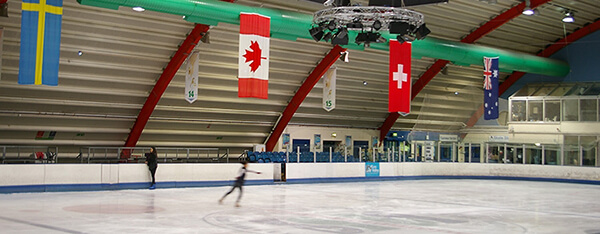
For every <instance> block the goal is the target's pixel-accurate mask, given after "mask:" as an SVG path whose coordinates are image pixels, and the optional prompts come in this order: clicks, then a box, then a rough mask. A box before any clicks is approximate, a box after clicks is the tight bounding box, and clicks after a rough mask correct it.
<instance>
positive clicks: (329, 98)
mask: <svg viewBox="0 0 600 234" xmlns="http://www.w3.org/2000/svg"><path fill="white" fill-rule="evenodd" d="M336 77H337V68H336V67H330V68H329V70H327V72H325V75H323V109H325V110H326V111H328V112H329V111H332V110H333V109H335V82H336Z"/></svg>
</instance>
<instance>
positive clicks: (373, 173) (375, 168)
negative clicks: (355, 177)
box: [365, 162, 379, 177]
mask: <svg viewBox="0 0 600 234" xmlns="http://www.w3.org/2000/svg"><path fill="white" fill-rule="evenodd" d="M365 176H366V177H379V162H365Z"/></svg>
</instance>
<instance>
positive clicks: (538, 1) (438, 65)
mask: <svg viewBox="0 0 600 234" xmlns="http://www.w3.org/2000/svg"><path fill="white" fill-rule="evenodd" d="M549 1H551V0H531V1H530V5H529V7H531V8H532V9H533V8H536V7H538V6H540V5H542V4H544V3H547V2H549ZM525 7H526V3H525V2H522V3H519V4H518V5H516V6H514V7H512V8H510V9H508V10H507V11H505V12H503V13H502V14H500V15H498V16H496V17H495V18H493V19H491V20H490V21H488V22H487V23H485V24H483V25H481V26H480V27H479V28H477V29H475V31H473V32H471V33H469V35H467V36H466V37H465V38H463V39H462V40H460V41H461V42H464V43H473V42H475V41H477V40H479V39H480V38H482V37H483V36H485V35H487V34H488V33H490V32H492V31H494V30H495V29H497V28H498V27H500V26H502V25H503V24H505V23H506V22H508V21H510V20H512V19H514V18H516V17H517V16H519V15H521V14H522V13H523V10H524V9H525ZM448 63H449V61H447V60H442V59H440V60H437V61H436V62H435V63H434V64H433V65H432V66H431V67H429V69H427V71H426V72H425V73H423V75H422V76H421V77H420V78H419V79H418V80H417V82H416V83H415V84H414V85H413V87H412V92H413V93H412V99H414V98H415V97H416V96H417V94H419V92H421V90H423V88H425V86H426V85H427V84H428V83H429V82H430V81H431V80H432V79H433V77H435V76H436V75H437V74H438V73H439V72H440V71H441V70H442V68H444V67H445V66H446V65H447V64H448ZM398 117H400V115H399V114H398V113H390V114H389V115H388V117H387V118H386V120H385V121H384V122H383V124H382V125H381V127H379V130H380V134H379V136H380V139H381V142H383V139H384V138H385V136H386V135H387V133H388V132H389V131H390V129H391V128H392V126H394V123H396V120H398Z"/></svg>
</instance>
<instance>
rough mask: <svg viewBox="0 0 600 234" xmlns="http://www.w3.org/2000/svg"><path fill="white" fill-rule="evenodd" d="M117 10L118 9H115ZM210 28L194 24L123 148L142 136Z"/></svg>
mask: <svg viewBox="0 0 600 234" xmlns="http://www.w3.org/2000/svg"><path fill="white" fill-rule="evenodd" d="M222 1H225V2H233V1H235V0H222ZM117 9H118V7H117ZM209 29H210V26H208V25H204V24H196V26H194V29H192V32H190V34H189V35H188V36H187V38H185V40H184V41H183V43H182V44H181V46H179V49H177V52H175V55H173V57H172V58H171V61H169V63H168V64H167V67H166V68H165V69H164V70H163V73H162V74H161V75H160V78H159V79H158V81H157V82H156V84H155V85H154V88H152V91H151V92H150V95H149V96H148V98H147V99H146V102H145V103H144V106H143V107H142V110H141V111H140V114H139V115H138V117H137V119H136V120H135V123H134V124H133V127H132V128H131V132H129V136H128V137H127V141H125V147H135V145H136V144H137V142H138V140H139V139H140V136H141V135H142V131H144V128H145V127H146V124H147V123H148V120H149V119H150V116H151V115H152V112H153V111H154V109H155V108H156V105H157V104H158V101H160V98H161V97H162V95H163V94H164V93H165V90H166V89H167V87H168V86H169V84H170V83H171V80H173V77H175V74H177V71H178V70H179V68H180V67H181V65H182V64H183V62H185V60H186V59H187V57H188V55H189V54H190V53H191V52H192V50H193V49H194V48H195V47H196V45H198V41H200V39H201V38H202V36H204V35H205V34H206V32H208V30H209Z"/></svg>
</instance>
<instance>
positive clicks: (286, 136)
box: [283, 133, 290, 149]
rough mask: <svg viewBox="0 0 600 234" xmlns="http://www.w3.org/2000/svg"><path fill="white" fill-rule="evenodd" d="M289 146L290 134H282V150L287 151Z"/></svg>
mask: <svg viewBox="0 0 600 234" xmlns="http://www.w3.org/2000/svg"><path fill="white" fill-rule="evenodd" d="M289 145H290V134H289V133H284V134H283V148H284V149H287V148H288V146H289Z"/></svg>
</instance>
